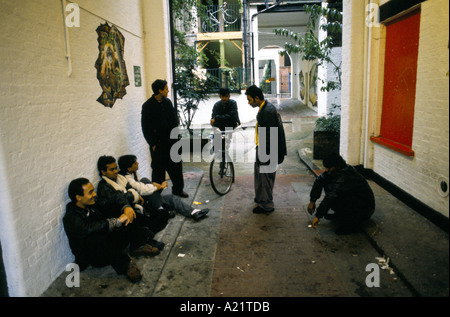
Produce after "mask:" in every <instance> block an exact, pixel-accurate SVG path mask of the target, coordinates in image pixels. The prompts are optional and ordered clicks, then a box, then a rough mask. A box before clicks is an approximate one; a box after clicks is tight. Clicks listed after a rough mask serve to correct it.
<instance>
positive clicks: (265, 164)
mask: <svg viewBox="0 0 450 317" xmlns="http://www.w3.org/2000/svg"><path fill="white" fill-rule="evenodd" d="M245 94H246V95H247V101H248V104H249V105H250V106H251V107H253V108H256V107H258V108H259V111H258V114H257V116H256V128H255V142H256V160H255V168H254V183H255V202H256V203H257V204H258V206H257V207H256V208H254V209H253V213H256V214H261V213H269V212H272V211H274V210H275V209H274V203H273V187H274V185H275V174H276V169H277V164H281V163H282V162H283V160H284V157H285V156H286V154H287V148H286V138H285V134H284V128H283V123H282V121H281V117H280V114H279V113H278V111H277V109H276V108H275V106H274V105H273V104H271V103H270V102H268V101H267V100H264V95H263V92H262V90H261V89H260V88H259V87H257V86H255V85H253V86H250V87H248V88H247V91H246V92H245Z"/></svg>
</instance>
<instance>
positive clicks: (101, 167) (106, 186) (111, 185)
mask: <svg viewBox="0 0 450 317" xmlns="http://www.w3.org/2000/svg"><path fill="white" fill-rule="evenodd" d="M97 168H98V171H99V174H100V177H101V178H102V179H101V180H100V182H99V183H98V186H97V194H98V204H99V206H100V207H101V209H102V210H104V211H105V212H107V214H106V216H107V217H117V215H120V214H122V213H125V214H126V215H127V216H128V217H129V218H131V219H133V220H134V219H136V221H137V223H138V224H139V225H140V226H141V227H143V228H144V229H146V230H147V232H148V236H149V240H148V244H149V245H147V246H146V248H147V249H148V250H149V251H150V250H153V252H154V254H155V255H156V254H159V250H162V249H163V248H164V244H163V243H162V242H158V241H156V240H154V239H153V237H154V236H155V233H154V231H153V230H152V224H151V223H150V222H149V220H150V219H148V217H146V216H145V214H144V212H143V207H142V204H143V203H144V200H143V198H142V197H141V196H140V195H139V193H138V192H136V191H135V190H134V189H133V188H132V187H131V185H130V184H128V181H127V180H126V178H125V177H123V176H122V175H119V173H118V170H117V163H116V159H115V158H114V157H112V156H101V157H99V159H98V162H97ZM133 207H134V208H133ZM136 211H137V212H136ZM150 246H152V247H154V248H153V249H152V248H150ZM158 249H159V250H158Z"/></svg>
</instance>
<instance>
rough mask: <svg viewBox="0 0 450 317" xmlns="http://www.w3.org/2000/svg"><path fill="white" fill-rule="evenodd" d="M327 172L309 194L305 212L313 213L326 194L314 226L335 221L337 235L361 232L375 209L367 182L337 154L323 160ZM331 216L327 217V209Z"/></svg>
mask: <svg viewBox="0 0 450 317" xmlns="http://www.w3.org/2000/svg"><path fill="white" fill-rule="evenodd" d="M323 165H324V167H325V168H326V169H327V170H326V171H325V172H324V173H322V174H321V175H320V176H319V177H318V178H317V179H316V181H315V182H314V185H313V187H312V189H311V193H310V203H309V205H308V212H309V213H310V214H312V213H313V212H314V210H315V208H316V201H317V199H319V198H320V196H321V194H322V189H324V191H325V197H324V199H323V200H322V202H321V203H320V205H319V207H318V208H317V210H316V213H315V218H314V220H313V223H312V225H313V227H314V228H316V227H317V225H318V224H319V219H320V218H322V217H325V219H330V220H335V221H336V222H337V223H338V224H339V226H338V228H337V229H336V233H337V234H347V233H351V232H355V231H357V230H359V229H360V225H361V223H362V222H363V221H365V220H367V219H369V218H370V217H371V216H372V214H373V212H374V210H375V197H374V195H373V192H372V189H371V188H370V186H369V184H368V183H367V181H366V179H365V178H364V177H363V176H362V175H361V174H359V173H358V172H357V171H356V169H355V168H354V167H352V166H350V165H347V163H346V162H345V160H344V159H343V158H342V157H341V156H340V155H339V154H334V155H330V156H329V157H328V158H326V159H325V160H323ZM330 209H331V210H333V211H334V214H328V211H329V210H330Z"/></svg>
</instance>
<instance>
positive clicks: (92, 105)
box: [0, 0, 161, 296]
mask: <svg viewBox="0 0 450 317" xmlns="http://www.w3.org/2000/svg"><path fill="white" fill-rule="evenodd" d="M114 3H115V5H114V6H111V2H110V1H107V0H102V1H90V0H80V1H79V2H78V4H79V5H80V7H81V11H80V13H81V20H80V27H79V28H70V29H69V32H70V47H71V53H72V64H73V74H72V76H71V77H68V76H67V64H66V60H65V57H64V54H65V53H64V28H63V22H62V9H61V1H59V0H21V1H10V0H0V7H1V8H2V9H1V10H0V29H1V30H2V32H1V33H0V66H1V72H0V87H1V88H0V91H1V99H0V100H1V101H0V150H2V151H3V153H0V158H1V159H0V171H1V172H2V174H3V175H2V178H1V179H0V186H1V187H0V194H1V198H2V210H1V220H4V221H1V222H0V239H1V244H2V248H3V257H4V262H5V269H6V271H7V278H8V286H9V293H10V295H11V296H38V295H40V294H41V293H42V292H43V291H44V290H45V289H46V288H47V286H48V285H49V284H50V283H51V282H52V281H53V280H54V279H55V278H56V277H57V276H58V275H59V274H60V273H61V272H63V271H64V269H65V265H66V264H67V263H70V262H72V261H73V256H72V254H71V252H70V249H69V246H68V242H67V238H66V236H65V233H64V229H63V226H62V216H63V215H64V212H65V205H66V203H67V202H68V200H69V199H68V196H67V186H68V184H69V182H70V181H71V180H72V179H74V178H77V177H81V176H83V177H87V178H89V179H90V180H91V181H92V182H93V183H94V184H96V183H97V182H98V180H99V176H98V173H97V170H96V163H97V159H98V157H99V156H101V155H104V154H107V155H113V156H115V157H116V158H118V157H119V156H120V155H123V154H128V153H134V154H135V155H137V156H138V159H139V161H140V163H141V164H140V174H141V175H150V166H149V160H150V158H149V153H148V146H147V144H146V142H145V140H144V138H143V136H142V132H141V126H140V112H141V105H142V103H143V102H144V101H145V100H146V99H147V98H148V95H147V93H149V92H147V91H146V88H145V87H146V84H147V83H146V81H145V76H144V75H145V67H144V66H145V65H144V53H143V47H144V43H143V42H144V39H143V37H144V35H143V32H142V30H143V27H142V17H141V4H140V1H139V0H115V2H114ZM105 20H108V21H111V22H112V23H114V24H115V25H117V26H118V27H119V30H120V31H121V33H122V34H123V35H124V37H125V53H124V55H125V56H124V57H125V62H126V67H127V71H128V76H129V79H130V85H129V86H127V87H126V90H127V94H126V95H125V96H124V98H123V99H122V100H121V99H118V100H117V101H116V103H115V104H114V106H113V108H112V109H110V108H106V107H104V106H103V105H102V104H100V103H98V102H97V101H96V99H97V98H98V97H99V96H100V93H101V88H100V85H99V82H98V80H97V78H96V69H95V67H94V65H95V61H96V60H97V57H98V43H97V33H96V29H97V27H98V26H99V25H100V24H103V23H105ZM109 24H111V23H109ZM160 29H161V28H160ZM133 65H138V66H141V71H142V81H143V83H142V87H134V76H133ZM150 74H151V72H150ZM4 201H5V204H4V203H3V202H4ZM6 202H8V203H6Z"/></svg>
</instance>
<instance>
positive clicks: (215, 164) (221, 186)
mask: <svg viewBox="0 0 450 317" xmlns="http://www.w3.org/2000/svg"><path fill="white" fill-rule="evenodd" d="M209 179H210V181H211V186H212V188H213V190H214V191H215V192H216V193H217V194H219V195H225V194H226V193H228V192H229V191H230V189H231V185H232V184H233V181H234V165H233V163H232V162H223V161H222V160H220V159H217V158H214V159H213V160H212V161H211V165H210V166H209Z"/></svg>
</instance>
